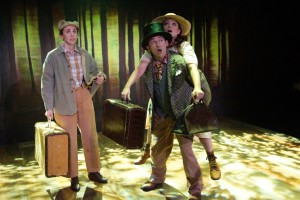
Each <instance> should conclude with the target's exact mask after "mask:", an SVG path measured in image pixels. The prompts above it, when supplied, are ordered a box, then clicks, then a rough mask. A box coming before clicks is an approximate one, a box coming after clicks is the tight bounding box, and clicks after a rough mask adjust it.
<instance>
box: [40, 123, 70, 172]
mask: <svg viewBox="0 0 300 200" xmlns="http://www.w3.org/2000/svg"><path fill="white" fill-rule="evenodd" d="M49 123H50V124H49ZM49 125H50V127H49ZM69 149H70V148H69V134H68V133H67V132H66V131H65V130H64V129H62V128H61V127H59V126H58V125H57V124H56V123H55V122H53V121H52V122H36V123H35V159H36V160H37V162H38V163H39V165H40V166H41V168H42V169H43V171H44V172H45V175H46V177H48V178H49V177H56V176H67V175H68V172H69V156H70V155H69V153H70V152H69Z"/></svg>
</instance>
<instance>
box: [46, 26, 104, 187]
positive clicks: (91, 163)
mask: <svg viewBox="0 0 300 200" xmlns="http://www.w3.org/2000/svg"><path fill="white" fill-rule="evenodd" d="M78 30H79V23H78V22H77V21H65V20H61V21H59V23H58V32H59V37H60V38H61V39H62V43H61V44H60V45H59V46H58V47H57V48H55V49H53V50H51V51H50V52H48V54H47V56H46V59H45V61H44V63H43V72H42V78H41V94H42V98H43V101H44V106H45V109H46V113H45V115H46V117H47V118H48V120H52V119H54V118H55V121H56V123H57V124H58V125H59V126H60V127H62V128H63V129H64V130H65V131H66V132H68V133H69V136H70V160H69V167H70V168H69V174H68V177H70V178H71V186H70V188H71V189H72V190H73V191H75V192H78V191H79V190H80V185H79V179H78V147H77V127H78V128H79V130H80V133H81V140H82V147H83V151H84V156H85V162H86V166H87V171H88V177H89V179H90V180H91V181H93V182H97V183H107V181H108V180H107V179H106V178H105V177H103V176H102V175H101V174H100V173H99V171H100V169H101V163H100V152H99V145H98V135H97V130H96V120H95V111H94V105H93V102H92V96H93V95H94V94H95V92H96V91H97V89H98V88H99V85H100V84H102V83H103V82H104V81H105V80H106V75H105V74H104V73H103V72H102V71H101V70H99V69H98V65H97V63H96V61H95V59H94V58H93V57H92V56H91V55H90V54H89V53H88V52H87V51H86V50H84V49H82V48H81V47H79V46H78V45H77V44H76V43H77V39H78Z"/></svg>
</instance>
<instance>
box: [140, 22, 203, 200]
mask: <svg viewBox="0 0 300 200" xmlns="http://www.w3.org/2000/svg"><path fill="white" fill-rule="evenodd" d="M143 32H144V39H143V41H142V47H143V48H144V49H145V50H148V51H149V52H151V54H152V56H153V58H154V59H153V61H151V62H150V64H149V65H148V67H147V69H146V71H145V73H144V78H145V84H146V88H147V91H148V93H149V96H150V98H151V100H152V103H153V106H152V126H151V127H152V143H151V166H152V173H151V176H150V179H149V180H148V181H147V182H146V183H144V184H143V185H142V187H141V189H142V190H143V191H146V192H147V191H151V190H155V189H158V188H161V187H162V186H163V183H164V182H165V178H166V172H167V167H166V163H167V159H168V157H169V155H170V154H171V151H172V147H173V141H174V134H173V133H174V132H175V131H174V130H176V133H177V134H176V137H177V139H178V143H179V147H180V150H181V154H182V159H183V166H184V171H185V174H186V178H187V181H188V183H189V194H190V195H191V198H190V199H200V198H201V190H202V188H203V180H202V172H201V169H200V167H199V164H198V161H197V159H196V157H195V154H194V152H193V149H192V143H193V140H192V138H191V137H189V136H188V133H187V131H186V130H185V128H183V127H184V126H183V114H184V110H185V108H186V107H187V106H188V105H189V104H190V103H191V102H192V101H193V100H194V101H195V102H197V101H199V100H200V97H201V96H200V95H199V96H196V97H194V98H193V97H192V91H193V87H192V86H191V84H189V83H188V82H187V81H186V75H187V73H189V71H188V68H187V65H186V63H185V61H184V58H183V57H182V56H181V55H179V54H177V53H174V52H171V51H167V47H168V45H169V44H170V42H171V41H172V36H171V34H170V33H168V32H164V29H163V27H162V25H161V23H158V22H154V23H150V24H148V25H146V26H145V27H144V29H143ZM179 130H180V131H181V132H179Z"/></svg>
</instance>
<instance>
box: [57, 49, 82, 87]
mask: <svg viewBox="0 0 300 200" xmlns="http://www.w3.org/2000/svg"><path fill="white" fill-rule="evenodd" d="M62 47H63V45H62ZM64 51H65V55H66V58H67V60H68V62H69V65H70V72H71V77H72V86H73V88H77V87H80V86H81V85H82V80H83V70H82V66H81V56H80V53H79V51H78V49H77V48H75V51H74V53H72V52H70V51H67V50H66V49H64Z"/></svg>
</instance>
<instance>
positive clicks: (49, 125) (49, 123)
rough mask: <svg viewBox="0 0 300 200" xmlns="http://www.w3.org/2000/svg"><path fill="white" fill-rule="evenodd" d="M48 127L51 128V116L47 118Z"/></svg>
mask: <svg viewBox="0 0 300 200" xmlns="http://www.w3.org/2000/svg"><path fill="white" fill-rule="evenodd" d="M48 127H49V128H51V118H48Z"/></svg>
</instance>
